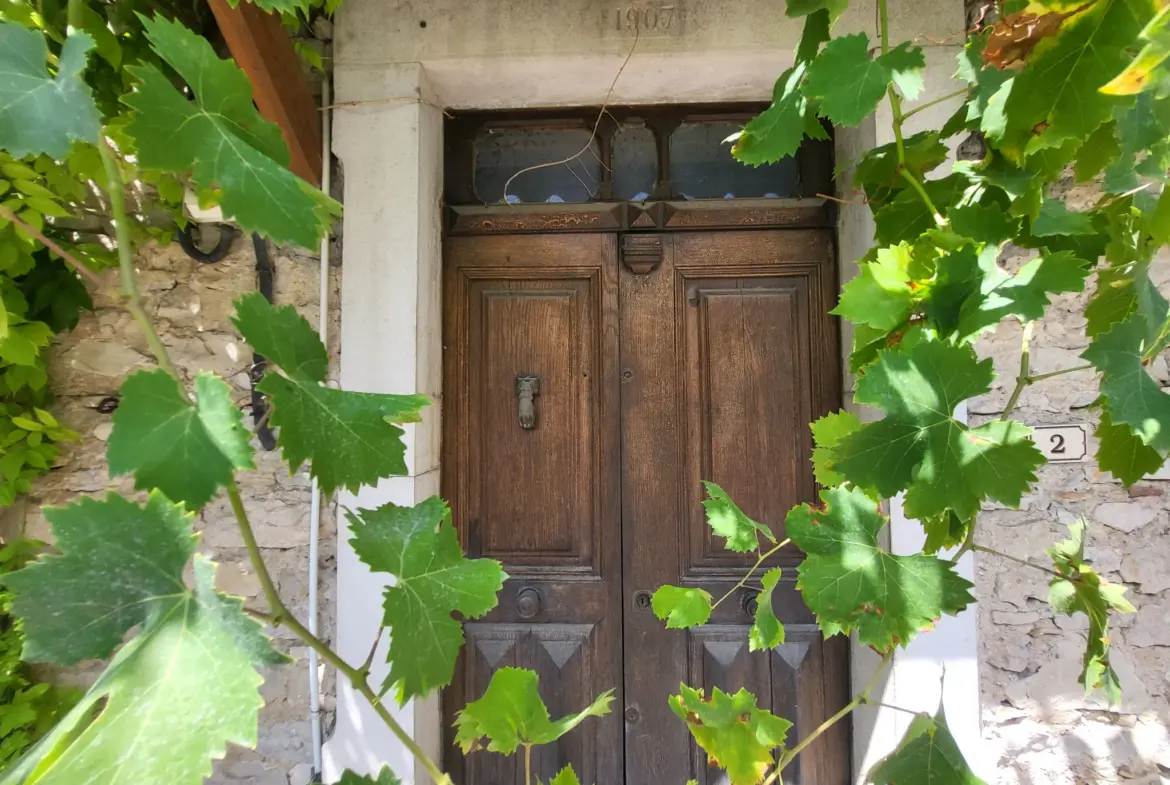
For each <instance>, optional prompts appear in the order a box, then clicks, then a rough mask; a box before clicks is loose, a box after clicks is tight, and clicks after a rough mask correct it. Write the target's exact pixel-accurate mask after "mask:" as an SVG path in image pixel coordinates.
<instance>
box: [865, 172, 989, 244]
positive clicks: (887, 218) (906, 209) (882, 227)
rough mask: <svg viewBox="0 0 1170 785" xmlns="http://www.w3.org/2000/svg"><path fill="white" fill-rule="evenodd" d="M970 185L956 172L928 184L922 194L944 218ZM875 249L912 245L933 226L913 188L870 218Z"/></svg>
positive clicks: (964, 177) (924, 206)
mask: <svg viewBox="0 0 1170 785" xmlns="http://www.w3.org/2000/svg"><path fill="white" fill-rule="evenodd" d="M967 185H969V181H968V179H967V176H966V175H965V174H964V173H962V172H955V173H953V174H949V175H947V176H946V177H941V178H938V179H936V180H927V181H926V182H925V183H923V184H922V187H923V190H925V191H926V194H927V196H929V197H930V200H931V201H932V202H933V203H934V206H935V207H937V208H938V209H939V210H940V211H941V212H942V214H943V215H946V214H947V211H948V210H949V209H950V207H951V205H953V204H954V203H955V202H957V201H958V200H959V198H960V197H961V196H962V195H963V190H964V189H965V188H966V187H967ZM873 220H874V224H875V238H876V240H877V244H878V245H896V244H897V243H900V242H902V241H903V240H906V241H909V242H914V241H916V240H917V239H918V237H919V235H921V234H922V233H923V232H925V231H927V230H928V229H933V228H934V226H935V221H934V215H933V214H932V213H931V212H930V208H928V207H927V206H926V203H925V202H924V201H923V200H922V197H921V196H919V195H918V193H917V192H916V191H914V189H912V188H904V189H902V190H901V191H899V192H898V193H897V195H896V196H895V197H894V198H893V199H891V200H890V201H889V202H888V203H887V204H885V205H882V206H881V207H880V208H879V209H878V210H877V211H876V212H874V214H873Z"/></svg>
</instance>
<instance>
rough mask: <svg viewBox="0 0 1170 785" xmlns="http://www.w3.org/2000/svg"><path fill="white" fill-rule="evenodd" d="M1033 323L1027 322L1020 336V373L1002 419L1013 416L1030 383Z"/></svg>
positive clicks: (1000, 417) (1001, 416)
mask: <svg viewBox="0 0 1170 785" xmlns="http://www.w3.org/2000/svg"><path fill="white" fill-rule="evenodd" d="M1032 325H1033V323H1032V322H1028V323H1026V324H1025V325H1024V330H1023V334H1022V335H1021V336H1020V373H1019V374H1018V375H1017V376H1016V387H1015V389H1014V390H1012V394H1011V397H1009V398H1008V402H1007V405H1006V406H1004V407H1003V414H1001V415H1000V416H999V419H1001V420H1008V419H1010V418H1011V416H1012V411H1013V410H1014V409H1015V408H1016V404H1017V403H1019V402H1020V395H1021V394H1022V393H1023V392H1024V388H1025V387H1027V386H1028V385H1029V384H1030V382H1029V380H1028V371H1029V370H1030V363H1031V361H1032Z"/></svg>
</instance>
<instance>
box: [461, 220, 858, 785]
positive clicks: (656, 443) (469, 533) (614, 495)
mask: <svg viewBox="0 0 1170 785" xmlns="http://www.w3.org/2000/svg"><path fill="white" fill-rule="evenodd" d="M629 237H630V236H628V235H626V236H623V235H619V234H550V235H496V236H480V237H455V238H449V239H448V241H447V245H446V250H445V258H446V261H445V270H444V287H445V295H444V308H445V319H444V332H445V335H444V345H445V350H444V351H445V358H444V362H445V367H444V374H445V378H444V383H443V388H444V394H443V417H444V423H443V428H444V469H443V472H444V480H443V490H444V494H445V496H446V498H448V499H449V500H450V502H451V504H452V508H453V514H454V520H455V523H456V526H457V527H458V528H459V530H460V532H461V536H462V537H463V539H464V544H465V547H466V549H467V551H468V553H469V554H470V555H472V556H481V557H489V558H493V559H498V560H499V561H500V562H502V563H503V565H504V568H505V570H507V572H508V574H509V575H510V576H511V577H510V579H509V580H508V581H507V583H506V584H505V586H504V589H503V591H502V592H501V594H500V602H499V607H498V608H497V609H496V610H495V611H493V612H492V613H491V614H490V615H489V616H487V617H485V618H483V619H479V620H475V621H471V622H468V623H467V624H466V625H465V627H464V631H465V634H466V640H467V645H466V648H465V650H464V654H463V655H462V657H461V660H460V663H459V665H458V667H457V671H456V675H455V681H454V684H453V685H452V686H451V687H450V688H448V689H447V690H446V691H445V695H444V725H445V727H446V728H447V737H446V749H445V765H446V768H447V770H448V771H450V772H451V773H452V775H453V776H454V777H455V780H456V782H457V783H459V785H521V784H522V783H523V782H524V769H523V760H522V756H521V755H517V756H514V757H512V758H505V757H503V756H501V755H497V754H494V753H489V752H482V751H481V752H475V753H472V754H470V755H469V756H468V757H466V758H464V757H463V756H462V755H460V754H459V752H458V750H457V749H456V748H455V747H454V746H453V744H452V739H453V731H451V730H450V728H451V723H452V721H453V720H454V714H455V712H456V711H457V710H458V709H459V708H460V707H462V706H463V705H464V704H465V703H466V702H468V701H470V700H474V699H475V698H477V697H479V696H480V695H481V694H482V693H483V691H484V689H485V688H486V686H487V684H488V681H489V679H490V678H491V675H492V673H493V671H495V670H496V669H498V668H502V667H506V666H517V667H524V668H531V669H533V670H535V671H536V672H537V673H538V674H539V676H540V692H541V696H542V697H543V699H544V701H545V703H546V704H548V706H549V708H550V710H551V713H552V715H553V716H554V718H555V717H557V716H560V715H563V714H566V713H569V712H574V711H577V710H579V709H580V708H582V707H583V706H585V705H586V704H588V703H589V702H591V701H592V700H593V698H594V697H595V696H596V695H597V694H598V693H600V692H602V691H604V690H607V689H610V688H613V689H615V690H616V694H617V699H616V700H615V701H614V703H613V709H614V711H613V712H612V713H611V714H609V715H607V716H605V717H601V718H598V719H592V718H591V719H589V720H587V721H586V722H585V723H584V724H583V725H582V726H580V727H578V728H577V729H576V730H574V731H573V732H571V733H569V734H568V735H567V736H566V737H565V738H563V739H562V740H561V741H560V742H559V743H557V744H554V745H550V746H548V747H544V748H538V749H537V750H535V752H534V755H533V769H534V771H533V773H534V776H536V777H539V779H540V780H541V781H542V782H547V781H548V780H549V779H550V778H551V777H552V776H553V774H555V773H556V771H557V770H559V769H560V768H561V767H562V766H563V765H564V764H566V763H572V764H573V766H574V768H575V769H576V771H577V773H578V775H579V776H580V778H581V781H582V783H584V785H590V783H596V785H683V784H684V783H685V782H686V781H687V780H688V779H696V780H698V781H699V782H700V783H708V784H710V785H715V783H722V782H726V776H725V775H724V774H723V772H721V771H719V770H718V769H708V767H707V764H706V760H705V757H704V756H703V753H702V752H701V750H699V749H698V748H697V747H696V746H695V745H694V744H693V743H692V742H691V740H690V736H689V734H688V731H687V729H686V727H685V726H684V724H683V723H682V722H680V721H679V720H678V718H677V717H675V716H674V714H673V713H672V712H671V710H670V708H669V706H668V704H667V697H668V696H669V695H671V694H674V693H677V692H678V687H679V683H680V682H686V683H687V684H690V685H692V686H696V687H700V686H701V687H705V688H707V689H708V690H710V688H712V687H715V686H718V687H721V688H722V689H725V690H729V691H733V690H737V689H739V688H740V687H747V688H748V689H749V690H751V691H752V692H753V693H755V694H756V695H757V696H758V698H759V702H760V705H762V706H769V707H770V708H771V709H772V710H773V711H774V712H775V713H776V714H778V715H781V716H784V717H787V718H789V719H790V720H792V721H793V722H794V723H795V727H794V728H793V730H792V731H791V735H790V738H792V739H796V738H799V737H800V736H803V735H804V734H805V733H807V732H808V731H809V730H811V729H812V728H815V727H816V726H817V725H818V724H820V722H821V721H822V720H823V719H825V718H827V717H828V716H829V715H831V714H832V713H833V712H834V711H836V709H837V708H839V707H840V706H842V705H844V704H845V703H846V702H847V701H848V699H849V692H848V689H849V688H848V662H847V657H848V643H847V641H845V640H844V639H842V638H840V637H838V638H834V639H831V640H829V641H825V640H824V639H823V638H822V637H821V635H820V633H819V632H818V630H817V628H816V626H815V624H814V623H813V622H814V620H813V618H812V616H811V614H810V613H809V612H808V610H807V609H806V608H805V607H804V605H803V603H802V602H801V601H800V597H799V594H798V593H797V592H796V590H795V587H794V582H795V578H796V574H795V570H794V569H789V568H791V567H794V566H795V565H796V564H797V563H799V560H800V554H799V552H798V551H796V550H795V549H794V548H787V549H785V550H784V551H782V552H781V553H779V554H777V557H778V558H775V559H774V561H773V563H774V564H775V565H779V566H781V567H783V568H785V569H784V571H783V579H782V585H781V587H780V588H778V589H777V591H776V592H775V594H774V602H773V605H774V609H775V612H776V614H777V616H779V618H780V619H781V620H782V621H783V622H784V623H785V627H786V631H787V638H786V641H785V642H784V643H783V644H781V645H780V646H779V647H777V648H776V649H774V650H772V651H770V652H766V653H763V652H753V653H750V654H749V651H748V628H749V626H750V625H751V622H752V618H753V615H752V614H753V611H754V607H755V602H756V598H755V592H754V590H751V589H743V590H740V591H739V592H738V593H736V594H735V595H733V596H732V597H730V598H729V599H728V600H727V601H726V602H724V603H723V604H722V605H720V607H719V608H717V609H716V611H715V613H714V615H713V616H712V618H711V619H710V622H709V623H708V624H705V625H703V626H701V627H698V628H694V629H691V630H667V629H666V628H665V626H664V623H663V622H662V621H660V620H658V619H657V618H655V617H654V613H653V611H652V610H651V608H650V596H651V594H652V593H653V592H654V591H655V590H656V589H657V588H658V587H659V586H661V585H662V584H668V583H670V584H676V585H684V586H698V587H702V588H704V589H706V590H707V591H709V592H710V593H711V594H712V595H713V596H714V597H720V596H722V595H723V594H724V593H725V592H727V591H728V590H729V589H731V588H732V587H733V586H734V585H735V584H736V582H737V581H738V580H739V579H740V577H742V575H743V574H744V571H745V569H746V568H747V567H748V566H750V564H751V563H752V562H753V561H754V558H748V557H745V556H743V555H740V554H734V553H731V552H728V551H726V550H724V548H723V541H722V540H717V539H715V538H713V537H712V535H711V533H710V531H709V529H708V526H707V523H706V519H705V517H704V509H703V507H702V505H701V504H700V501H701V499H703V498H704V492H703V488H702V485H701V481H702V480H713V481H715V482H717V483H718V484H720V485H721V486H722V487H723V488H724V489H725V490H726V491H727V492H728V493H729V494H730V495H731V497H732V498H733V499H734V500H735V501H736V502H737V503H738V504H739V505H740V506H741V507H742V508H743V510H744V511H745V512H746V513H747V514H748V515H751V516H752V517H754V518H756V519H757V520H760V521H762V522H766V523H767V524H769V525H771V526H772V528H773V530H774V531H775V532H776V534H777V535H778V536H781V537H782V536H783V521H784V516H785V514H786V513H787V511H788V510H789V509H790V508H791V507H793V506H794V505H796V504H799V503H800V502H802V501H809V500H813V499H814V498H815V491H816V488H815V483H814V479H813V475H812V470H811V465H810V463H809V456H810V452H811V449H812V445H811V436H810V432H809V425H808V424H809V422H810V421H811V420H813V419H815V418H816V417H818V416H820V415H821V414H823V413H824V412H826V411H828V410H831V409H833V408H835V407H836V405H837V404H838V402H839V396H840V392H839V372H838V367H839V365H838V359H837V358H838V349H837V340H836V333H835V327H834V324H833V322H832V319H831V317H829V316H828V314H827V312H828V310H829V309H830V308H831V307H832V300H833V297H834V292H835V286H834V279H835V276H834V273H833V263H832V248H831V234H830V233H829V232H828V231H826V230H765V231H751V230H749V231H724V232H686V233H683V232H680V233H662V234H656V235H652V236H650V235H643V236H637V237H636V239H632V240H631V239H627V238H629ZM757 585H758V582H757ZM837 727H838V729H839V730H834V731H831V732H830V733H827V734H825V735H824V736H823V737H822V738H821V739H820V740H819V741H817V742H816V743H815V744H813V745H812V746H810V747H809V748H808V749H807V750H806V751H805V752H804V753H803V754H802V755H801V756H800V759H799V762H798V765H794V766H793V767H792V768H791V769H790V770H788V771H787V772H786V774H785V777H784V779H785V782H788V783H801V784H802V785H843V783H846V782H847V781H848V780H849V778H850V761H849V739H848V731H847V724H845V723H841V724H839V725H838V726H837Z"/></svg>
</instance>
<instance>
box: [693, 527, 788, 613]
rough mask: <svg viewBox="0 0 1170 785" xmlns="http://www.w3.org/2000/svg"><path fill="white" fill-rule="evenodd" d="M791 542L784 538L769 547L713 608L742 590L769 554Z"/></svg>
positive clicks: (713, 604)
mask: <svg viewBox="0 0 1170 785" xmlns="http://www.w3.org/2000/svg"><path fill="white" fill-rule="evenodd" d="M790 542H792V540H784V541H782V542H779V543H777V544H776V545H775V546H774V547H772V548H769V549H768V550H766V551H764V552H763V553H761V554H760V558H758V559H756V563H755V564H753V565H752V568H751V569H750V570H748V571H747V574H746V575H744V576H743V577H742V578H740V581H739V583H737V584H735V585H734V586H732V587H731V588H730V589H728V590H727V593H726V594H724V595H723V596H722V597H720V598H719V599H718V600H716V601H715V602H714V603H712V605H711V607H712V608H718V607H719V603H721V602H723V601H724V600H726V599H727V598H728V597H730V596H731V595H733V594H735V593H736V592H737V591H739V590H740V589H742V588H743V587H744V586H746V585H747V582H748V581H749V580H751V577H752V576H753V575H755V573H756V570H758V569H760V565H761V564H763V563H764V560H765V559H767V558H768V557H769V556H771V555H772V554H773V553H775V552H776V551H778V550H780V549H781V548H783V547H784V546H785V545H787V544H788V543H790Z"/></svg>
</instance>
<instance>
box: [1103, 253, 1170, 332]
mask: <svg viewBox="0 0 1170 785" xmlns="http://www.w3.org/2000/svg"><path fill="white" fill-rule="evenodd" d="M1166 311H1167V304H1166V300H1165V298H1164V297H1162V295H1161V294H1160V293H1159V292H1158V287H1157V286H1155V285H1154V282H1153V281H1152V280H1150V263H1149V262H1148V261H1146V262H1122V263H1120V264H1115V265H1111V266H1109V267H1105V268H1102V269H1100V270H1098V271H1097V289H1096V291H1095V292H1093V297H1092V299H1090V300H1089V304H1088V305H1087V306H1086V307H1085V322H1086V324H1085V334H1086V335H1088V336H1089V337H1090V338H1097V337H1098V336H1101V335H1104V334H1105V333H1107V332H1109V330H1111V329H1112V328H1113V327H1114V325H1117V324H1120V323H1121V322H1124V321H1125V320H1126V319H1128V318H1130V317H1131V316H1132V315H1134V314H1140V318H1142V319H1143V320H1145V321H1146V322H1147V324H1154V323H1156V322H1157V321H1158V319H1159V318H1160V315H1164V314H1165V313H1166Z"/></svg>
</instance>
